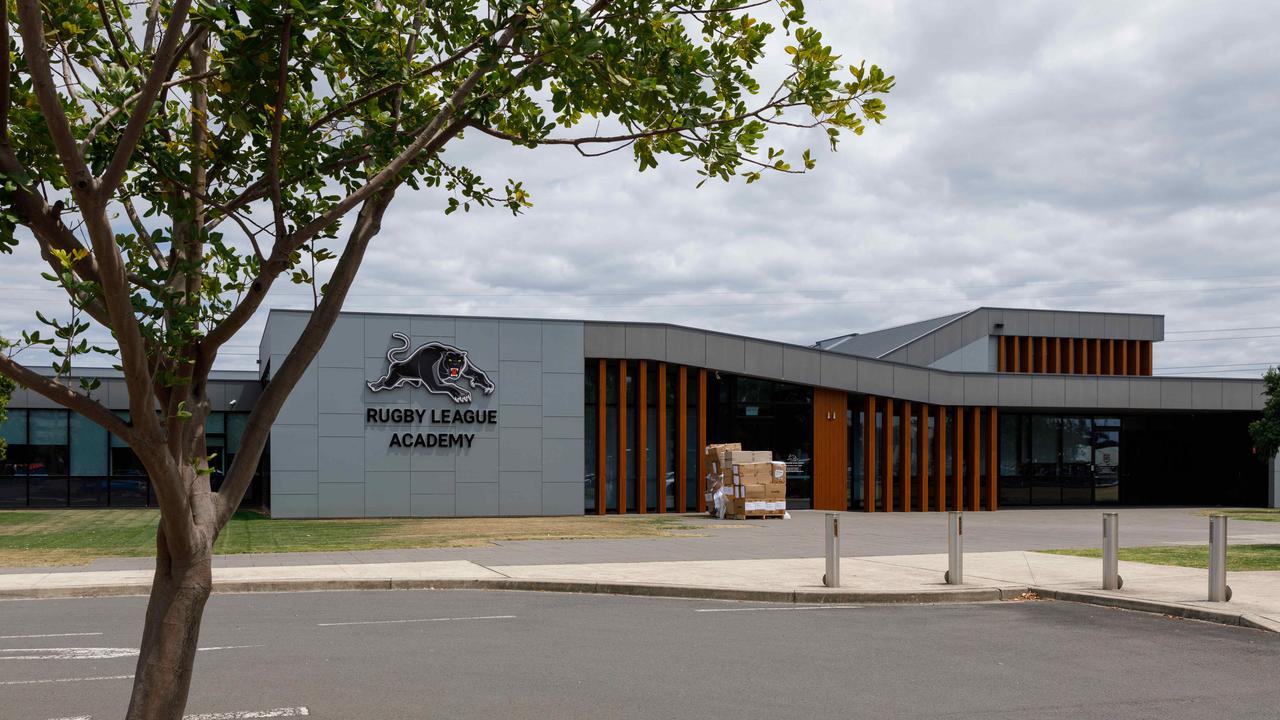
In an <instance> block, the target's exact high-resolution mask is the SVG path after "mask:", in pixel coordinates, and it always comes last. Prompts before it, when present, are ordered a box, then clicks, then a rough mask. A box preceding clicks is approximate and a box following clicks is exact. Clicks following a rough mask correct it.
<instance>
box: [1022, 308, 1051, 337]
mask: <svg viewBox="0 0 1280 720" xmlns="http://www.w3.org/2000/svg"><path fill="white" fill-rule="evenodd" d="M1054 319H1055V318H1054V314H1053V313H1047V312H1034V313H1031V324H1030V327H1029V330H1030V332H1028V333H1027V334H1028V335H1033V336H1037V337H1039V336H1049V335H1053V334H1054V332H1055V330H1054V329H1053V326H1054Z"/></svg>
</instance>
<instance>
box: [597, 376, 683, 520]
mask: <svg viewBox="0 0 1280 720" xmlns="http://www.w3.org/2000/svg"><path fill="white" fill-rule="evenodd" d="M653 370H656V375H655V376H654V377H650V372H651V371H653ZM587 372H589V373H591V374H592V375H593V376H594V378H595V382H594V386H595V387H594V389H593V392H591V393H590V394H589V395H588V396H587V398H586V400H587V402H588V403H589V404H590V403H594V405H595V410H596V412H595V413H594V417H595V426H594V427H591V428H588V432H591V433H593V434H594V436H595V462H594V467H591V468H589V472H593V474H594V476H595V477H594V487H592V486H591V480H588V483H587V488H588V493H591V494H593V495H594V497H595V503H594V507H592V503H591V501H590V500H589V499H588V501H587V505H588V510H587V511H588V512H595V513H596V514H599V515H603V514H605V513H615V512H616V513H618V514H620V515H625V514H628V513H647V512H660V513H664V512H693V511H694V510H697V511H698V512H705V511H706V495H705V489H706V481H705V477H706V472H707V469H706V468H705V467H704V466H703V465H704V461H703V455H704V453H703V452H702V448H703V446H705V445H706V441H707V371H706V370H705V369H701V368H690V367H686V366H683V365H674V364H670V363H664V362H657V361H653V360H604V359H592V360H588V361H587ZM629 384H630V385H632V386H633V387H634V390H635V391H634V392H628V385H629ZM653 384H656V385H657V387H656V388H652V387H650V385H653ZM691 401H692V403H693V404H692V405H691V404H690V403H691ZM628 413H631V416H630V419H628ZM673 416H674V417H673ZM651 419H653V420H656V422H654V424H653V426H652V427H651V426H650V421H651ZM629 425H634V428H632V432H631V433H630V437H628V435H629V433H628V426H629ZM611 443H612V444H611ZM695 443H696V444H697V445H698V446H697V447H691V445H693V444H695ZM650 445H656V446H657V451H656V452H655V453H654V455H653V458H652V459H650V457H649V453H648V449H649V446H650ZM631 458H634V460H631ZM693 458H696V460H694V459H693ZM655 476H656V478H657V482H656V487H651V486H650V483H651V482H652V481H653V478H654V477H655ZM633 483H634V492H632V490H631V486H632V484H633ZM668 483H670V485H671V487H670V488H668V487H667V485H668ZM588 497H590V495H588Z"/></svg>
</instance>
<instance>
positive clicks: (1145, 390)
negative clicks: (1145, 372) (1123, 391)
mask: <svg viewBox="0 0 1280 720" xmlns="http://www.w3.org/2000/svg"><path fill="white" fill-rule="evenodd" d="M1112 382H1124V383H1125V384H1126V385H1127V386H1128V388H1129V392H1128V394H1127V395H1126V396H1125V399H1126V402H1127V407H1135V408H1146V409H1155V408H1158V407H1160V381H1159V380H1157V379H1155V378H1141V377H1134V378H1128V379H1126V380H1119V379H1106V380H1104V384H1105V383H1112Z"/></svg>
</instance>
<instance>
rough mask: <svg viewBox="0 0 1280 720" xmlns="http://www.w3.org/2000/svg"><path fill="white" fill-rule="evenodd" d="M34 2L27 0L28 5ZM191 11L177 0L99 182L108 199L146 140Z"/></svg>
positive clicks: (184, 1) (187, 3) (187, 2)
mask: <svg viewBox="0 0 1280 720" xmlns="http://www.w3.org/2000/svg"><path fill="white" fill-rule="evenodd" d="M32 1H33V0H23V2H25V3H30V2H32ZM190 9H191V0H176V1H175V2H174V4H173V10H172V12H171V13H170V15H169V24H168V25H167V26H166V27H165V31H164V38H163V39H162V40H161V41H160V48H159V49H158V50H157V51H156V54H155V57H154V58H153V59H152V61H151V72H150V74H149V75H148V76H147V80H146V82H145V83H143V86H142V90H141V91H140V92H139V94H138V101H137V106H136V107H134V109H133V113H132V114H131V115H130V116H129V122H128V123H127V124H126V125H125V128H124V132H123V133H122V134H121V136H120V141H119V144H118V145H116V152H115V155H113V156H112V158H111V164H110V165H108V166H107V169H106V170H105V171H104V172H103V173H102V178H101V179H100V180H99V181H98V189H97V191H98V193H99V195H100V196H101V197H102V198H104V199H105V198H109V197H111V196H112V195H113V194H114V193H115V190H116V186H117V185H119V184H120V181H121V179H123V178H124V173H125V170H126V169H127V168H128V166H129V160H130V159H131V158H132V157H133V151H134V150H135V149H136V148H137V147H138V141H139V140H140V139H141V138H142V131H143V129H144V128H146V125H147V119H148V118H149V117H150V116H151V105H152V103H154V102H155V99H156V97H158V96H159V95H160V91H161V90H163V89H164V87H163V86H164V82H165V77H167V76H168V75H169V73H170V72H171V65H170V63H172V61H173V58H174V56H175V54H176V52H177V49H178V45H179V44H180V42H181V36H182V35H181V33H179V32H178V30H179V29H180V28H181V27H182V25H183V23H185V22H186V21H187V11H188V10H190Z"/></svg>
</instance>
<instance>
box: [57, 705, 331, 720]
mask: <svg viewBox="0 0 1280 720" xmlns="http://www.w3.org/2000/svg"><path fill="white" fill-rule="evenodd" d="M309 715H311V711H310V710H308V709H307V708H306V707H287V708H273V709H271V710H241V711H237V712H220V713H197V714H195V715H183V716H182V720H251V719H254V718H288V717H306V716H309ZM55 720H93V716H92V715H76V716H74V717H65V718H56V719H55Z"/></svg>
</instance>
